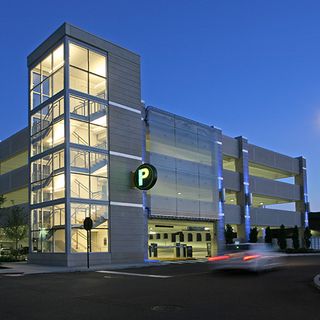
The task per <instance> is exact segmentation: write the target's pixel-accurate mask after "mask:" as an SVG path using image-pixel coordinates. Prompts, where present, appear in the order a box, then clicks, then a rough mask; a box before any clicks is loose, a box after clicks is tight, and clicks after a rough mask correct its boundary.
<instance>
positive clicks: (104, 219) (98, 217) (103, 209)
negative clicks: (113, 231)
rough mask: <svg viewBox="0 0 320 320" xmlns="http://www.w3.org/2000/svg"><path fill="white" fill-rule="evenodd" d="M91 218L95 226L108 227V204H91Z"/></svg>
mask: <svg viewBox="0 0 320 320" xmlns="http://www.w3.org/2000/svg"><path fill="white" fill-rule="evenodd" d="M91 219H92V221H93V225H94V227H95V228H108V206H98V205H91Z"/></svg>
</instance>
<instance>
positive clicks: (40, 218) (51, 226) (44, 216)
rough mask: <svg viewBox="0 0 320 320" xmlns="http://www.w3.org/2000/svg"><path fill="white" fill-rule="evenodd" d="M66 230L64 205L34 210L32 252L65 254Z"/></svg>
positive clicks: (32, 212) (32, 213)
mask: <svg viewBox="0 0 320 320" xmlns="http://www.w3.org/2000/svg"><path fill="white" fill-rule="evenodd" d="M64 228H65V207H64V204H59V205H55V206H49V207H44V208H39V209H34V210H32V211H31V240H32V248H31V250H32V252H48V253H51V252H65V229H64Z"/></svg>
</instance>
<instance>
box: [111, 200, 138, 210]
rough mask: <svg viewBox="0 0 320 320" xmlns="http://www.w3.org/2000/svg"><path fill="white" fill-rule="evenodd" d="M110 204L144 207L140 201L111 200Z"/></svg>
mask: <svg viewBox="0 0 320 320" xmlns="http://www.w3.org/2000/svg"><path fill="white" fill-rule="evenodd" d="M110 204H111V205H112V206H120V207H134V208H143V205H142V204H140V203H130V202H116V201H110Z"/></svg>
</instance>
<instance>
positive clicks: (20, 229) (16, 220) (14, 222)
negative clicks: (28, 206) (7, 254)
mask: <svg viewBox="0 0 320 320" xmlns="http://www.w3.org/2000/svg"><path fill="white" fill-rule="evenodd" d="M27 230H28V229H27V225H26V222H25V215H24V212H23V209H22V208H21V207H19V206H13V207H12V209H11V212H10V213H9V214H8V216H7V221H6V225H5V228H4V234H5V236H6V237H7V238H8V239H9V240H11V241H14V242H15V249H16V250H15V256H16V258H17V256H18V244H19V241H21V240H23V239H24V238H25V237H26V235H27Z"/></svg>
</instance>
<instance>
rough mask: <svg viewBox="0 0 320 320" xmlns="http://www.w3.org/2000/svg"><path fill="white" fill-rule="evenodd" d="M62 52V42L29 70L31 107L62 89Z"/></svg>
mask: <svg viewBox="0 0 320 320" xmlns="http://www.w3.org/2000/svg"><path fill="white" fill-rule="evenodd" d="M63 52H64V50H63V44H62V45H60V46H59V47H58V48H57V49H55V50H54V51H53V52H51V53H50V54H49V55H48V56H47V57H46V58H45V59H43V60H42V61H41V62H40V63H39V64H38V65H37V66H36V67H34V68H33V69H32V70H31V74H30V79H31V83H30V92H31V97H30V101H31V106H30V107H31V109H34V108H35V107H37V106H38V105H39V104H40V103H42V102H44V101H46V100H47V99H49V98H50V97H51V96H53V95H55V94H56V93H58V92H60V91H61V90H63V88H64V81H63V65H64V59H63Z"/></svg>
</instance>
